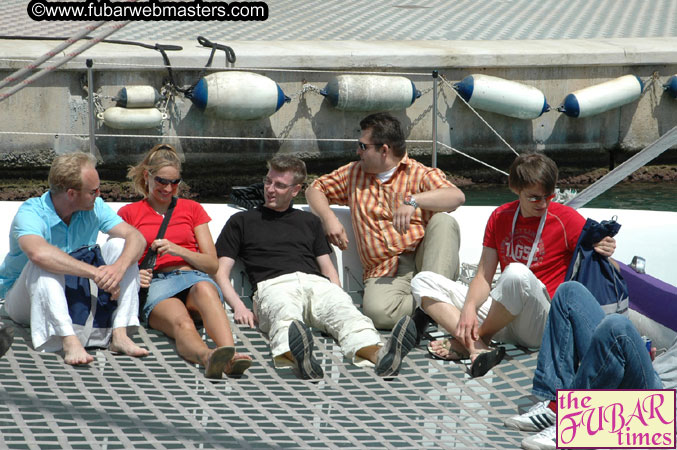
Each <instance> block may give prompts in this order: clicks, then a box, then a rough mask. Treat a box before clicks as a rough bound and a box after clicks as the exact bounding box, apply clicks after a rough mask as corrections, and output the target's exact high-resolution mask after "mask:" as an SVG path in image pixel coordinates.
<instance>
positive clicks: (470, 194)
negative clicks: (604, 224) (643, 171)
mask: <svg viewBox="0 0 677 450" xmlns="http://www.w3.org/2000/svg"><path fill="white" fill-rule="evenodd" d="M582 190H583V188H579V189H577V191H578V192H581V191H582ZM463 192H464V193H465V204H466V205H468V206H497V205H501V204H503V203H507V202H510V201H513V200H516V199H517V196H516V195H515V194H513V193H512V192H511V191H510V189H508V187H507V186H505V185H473V186H469V187H464V188H463ZM676 199H677V183H668V182H665V183H624V184H617V185H616V186H614V187H613V188H611V189H609V190H608V191H606V192H605V193H603V194H602V195H600V196H599V197H597V198H596V199H594V200H593V201H591V202H590V203H588V204H587V205H585V206H584V207H586V208H618V209H647V210H652V211H676V212H677V200H676Z"/></svg>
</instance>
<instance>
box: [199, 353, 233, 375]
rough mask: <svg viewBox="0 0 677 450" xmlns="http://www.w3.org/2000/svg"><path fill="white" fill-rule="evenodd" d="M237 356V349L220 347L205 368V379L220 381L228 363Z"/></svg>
mask: <svg viewBox="0 0 677 450" xmlns="http://www.w3.org/2000/svg"><path fill="white" fill-rule="evenodd" d="M233 355H235V347H219V348H217V349H216V350H214V352H213V353H212V354H211V356H210V357H209V360H208V361H207V365H206V366H205V377H207V378H214V379H220V378H221V377H223V370H224V369H225V368H226V365H227V364H228V362H229V361H230V360H231V359H233Z"/></svg>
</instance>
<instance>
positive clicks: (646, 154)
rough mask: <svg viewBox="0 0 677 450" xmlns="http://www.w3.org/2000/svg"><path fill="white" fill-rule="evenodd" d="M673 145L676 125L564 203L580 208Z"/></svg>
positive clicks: (676, 130)
mask: <svg viewBox="0 0 677 450" xmlns="http://www.w3.org/2000/svg"><path fill="white" fill-rule="evenodd" d="M674 145H677V127H674V128H672V129H671V130H670V131H668V132H667V133H665V134H664V135H663V136H661V137H659V138H658V139H657V140H656V141H654V142H653V143H651V144H649V145H648V146H647V147H646V148H644V150H642V151H641V152H639V153H637V154H636V155H634V156H633V157H632V158H630V159H628V160H627V161H625V162H624V163H623V164H621V165H619V166H618V167H616V168H615V169H614V170H612V171H611V172H609V173H607V174H606V175H604V176H603V177H602V178H600V179H599V180H597V181H595V182H594V183H592V184H591V185H590V186H588V187H587V188H586V189H584V190H583V191H581V193H580V194H578V195H577V196H576V197H574V199H573V200H571V201H569V202H567V203H566V205H568V206H570V207H572V208H575V209H576V208H580V207H581V206H583V205H585V204H586V203H588V202H590V201H591V200H593V199H595V198H597V197H598V196H600V195H601V194H602V193H604V192H606V191H607V190H609V189H610V188H611V187H613V186H615V185H616V184H618V183H619V182H620V181H622V180H623V179H624V178H625V177H627V176H628V175H630V174H631V173H633V172H634V171H635V170H637V169H639V168H640V167H643V166H644V165H645V164H647V163H648V162H649V161H651V160H652V159H654V158H656V157H657V156H658V155H660V154H661V153H663V152H664V151H666V150H668V149H669V148H670V147H672V146H674Z"/></svg>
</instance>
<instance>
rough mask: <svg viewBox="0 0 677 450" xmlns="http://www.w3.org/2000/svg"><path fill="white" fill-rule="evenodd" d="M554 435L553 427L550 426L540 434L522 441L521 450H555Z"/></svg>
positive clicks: (555, 432)
mask: <svg viewBox="0 0 677 450" xmlns="http://www.w3.org/2000/svg"><path fill="white" fill-rule="evenodd" d="M556 435H557V431H556V430H555V425H551V426H549V427H548V428H546V429H545V430H543V431H541V432H540V433H538V434H535V435H533V436H529V437H528V438H525V439H523V440H522V448H523V449H525V450H555V448H557V447H556V446H557V444H556V442H555V438H556Z"/></svg>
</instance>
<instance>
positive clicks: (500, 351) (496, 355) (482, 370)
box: [470, 347, 505, 378]
mask: <svg viewBox="0 0 677 450" xmlns="http://www.w3.org/2000/svg"><path fill="white" fill-rule="evenodd" d="M504 357H505V347H495V348H492V349H489V350H487V351H484V352H482V353H480V354H479V355H477V357H476V358H475V360H474V361H473V362H472V364H471V365H470V376H471V377H473V378H477V377H483V376H484V375H485V374H486V373H487V372H489V371H490V370H491V368H492V367H494V366H496V365H497V364H498V363H500V362H501V361H503V358H504Z"/></svg>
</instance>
